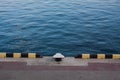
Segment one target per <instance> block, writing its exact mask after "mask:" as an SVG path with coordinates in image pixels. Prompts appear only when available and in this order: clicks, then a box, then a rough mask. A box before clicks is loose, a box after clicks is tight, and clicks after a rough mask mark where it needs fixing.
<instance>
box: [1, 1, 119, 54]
mask: <svg viewBox="0 0 120 80" xmlns="http://www.w3.org/2000/svg"><path fill="white" fill-rule="evenodd" d="M0 52H37V53H40V54H42V55H53V54H55V53H56V52H61V53H63V54H64V55H66V56H75V55H77V54H81V53H95V54H96V53H109V54H111V53H120V0H0Z"/></svg>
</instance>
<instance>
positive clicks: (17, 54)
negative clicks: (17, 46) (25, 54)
mask: <svg viewBox="0 0 120 80" xmlns="http://www.w3.org/2000/svg"><path fill="white" fill-rule="evenodd" d="M13 58H21V53H14V54H13Z"/></svg>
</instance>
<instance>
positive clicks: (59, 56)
mask: <svg viewBox="0 0 120 80" xmlns="http://www.w3.org/2000/svg"><path fill="white" fill-rule="evenodd" d="M53 58H65V56H64V55H62V54H61V53H56V54H55V55H54V56H53Z"/></svg>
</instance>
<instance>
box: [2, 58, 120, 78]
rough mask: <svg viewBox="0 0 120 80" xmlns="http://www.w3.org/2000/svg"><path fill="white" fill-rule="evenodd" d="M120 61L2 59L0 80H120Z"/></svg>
mask: <svg viewBox="0 0 120 80" xmlns="http://www.w3.org/2000/svg"><path fill="white" fill-rule="evenodd" d="M119 79H120V60H119V59H79V58H74V57H65V58H64V59H63V60H62V61H61V62H56V61H55V60H54V59H53V58H52V57H51V56H44V57H43V58H0V80H119Z"/></svg>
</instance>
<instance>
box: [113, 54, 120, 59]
mask: <svg viewBox="0 0 120 80" xmlns="http://www.w3.org/2000/svg"><path fill="white" fill-rule="evenodd" d="M112 56H113V59H120V54H113V55H112Z"/></svg>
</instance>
